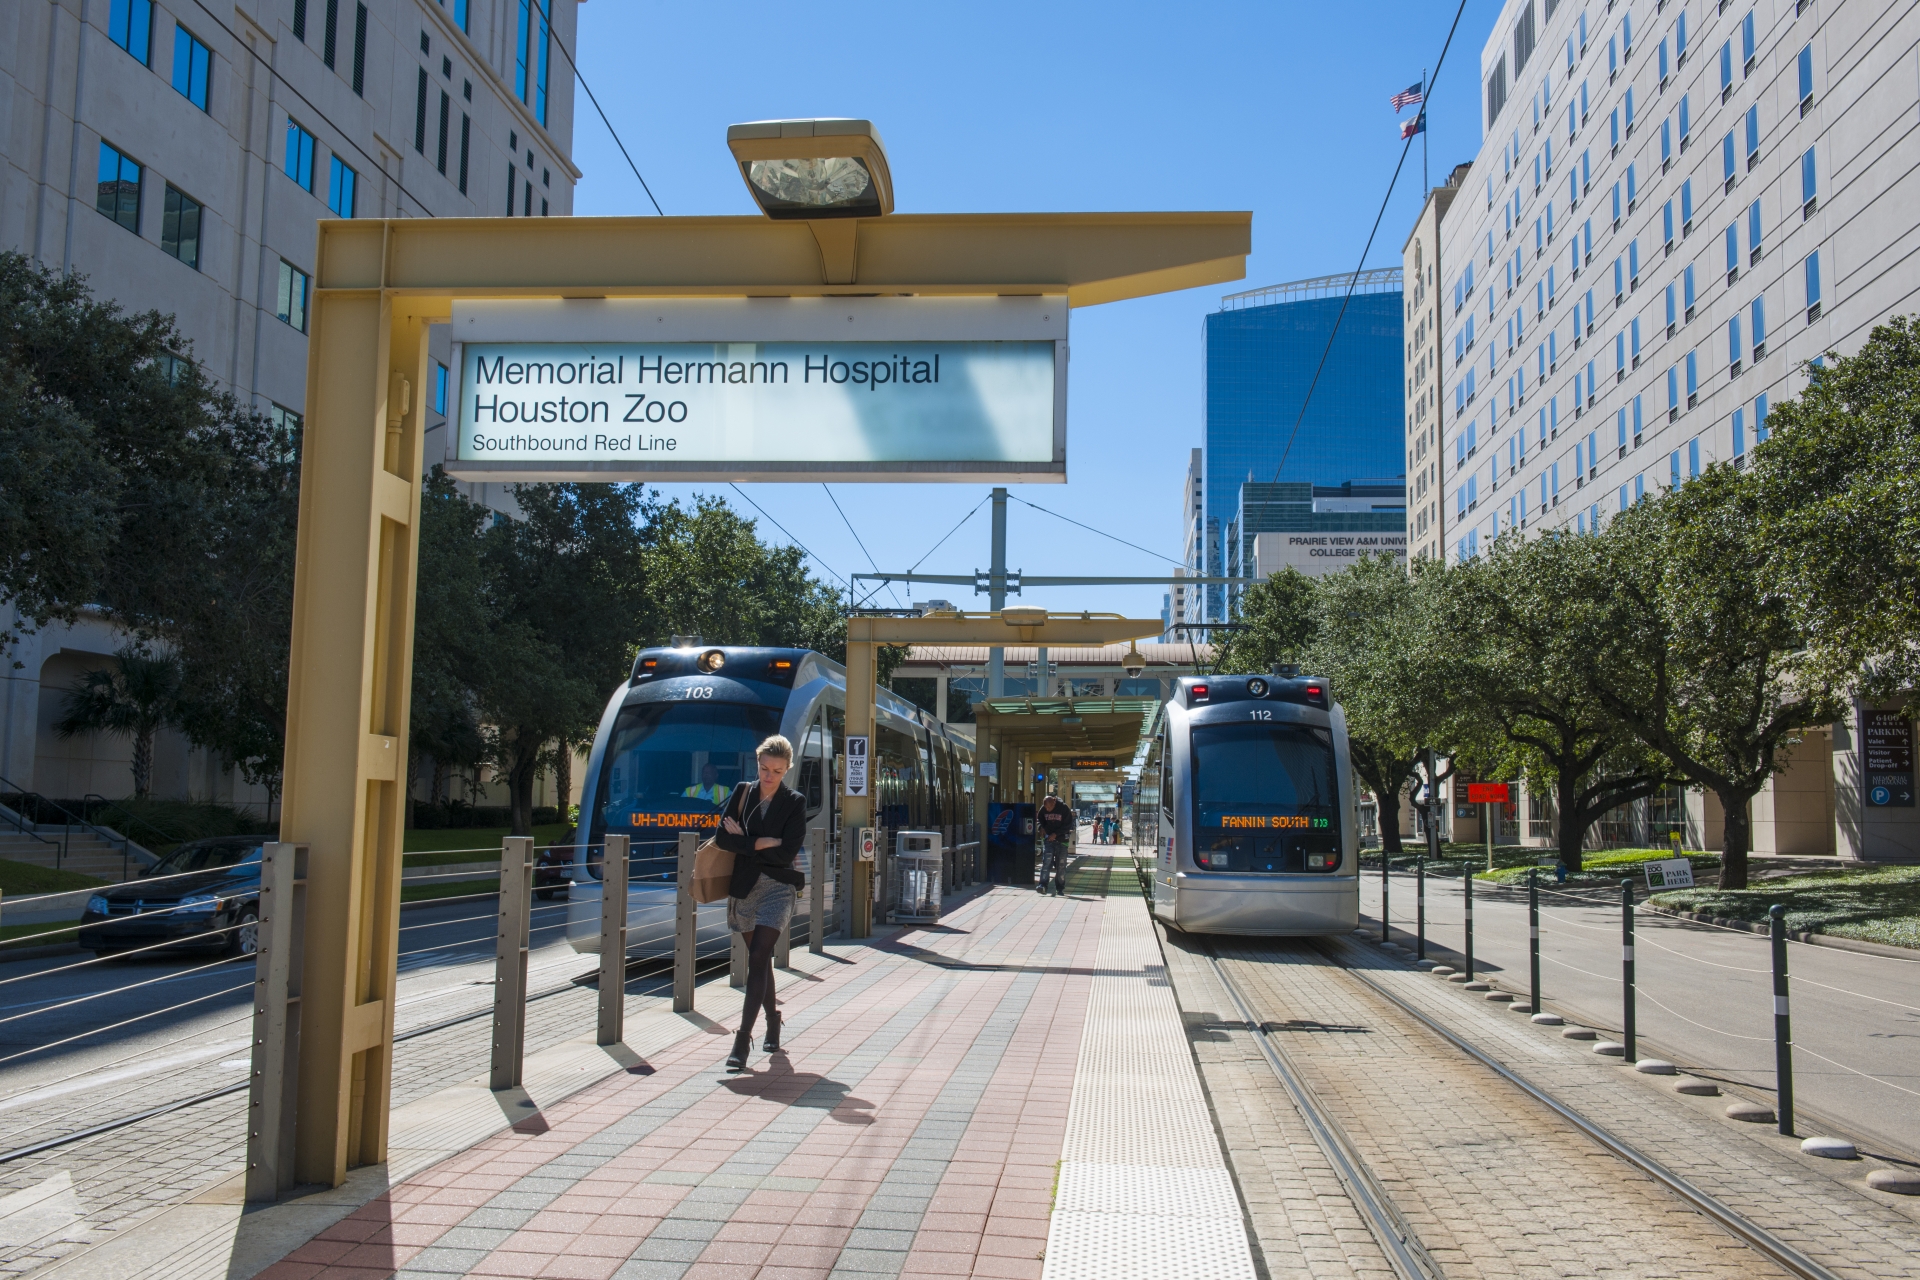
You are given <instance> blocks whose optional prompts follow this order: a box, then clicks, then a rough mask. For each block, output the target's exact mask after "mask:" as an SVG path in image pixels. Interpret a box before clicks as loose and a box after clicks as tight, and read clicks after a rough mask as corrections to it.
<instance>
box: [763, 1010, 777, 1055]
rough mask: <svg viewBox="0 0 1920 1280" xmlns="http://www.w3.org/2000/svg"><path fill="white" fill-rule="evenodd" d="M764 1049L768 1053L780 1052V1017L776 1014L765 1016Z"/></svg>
mask: <svg viewBox="0 0 1920 1280" xmlns="http://www.w3.org/2000/svg"><path fill="white" fill-rule="evenodd" d="M766 1048H767V1052H768V1053H778V1052H780V1015H779V1014H777V1013H769V1014H768V1015H767V1045H766Z"/></svg>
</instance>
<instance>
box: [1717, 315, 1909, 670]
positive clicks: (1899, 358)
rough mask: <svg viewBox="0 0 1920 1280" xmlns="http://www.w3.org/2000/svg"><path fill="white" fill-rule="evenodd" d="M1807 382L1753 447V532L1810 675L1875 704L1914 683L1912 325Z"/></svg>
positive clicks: (1888, 327)
mask: <svg viewBox="0 0 1920 1280" xmlns="http://www.w3.org/2000/svg"><path fill="white" fill-rule="evenodd" d="M1808 374H1809V381H1808V384H1807V386H1806V389H1805V390H1803V391H1802V392H1801V393H1800V395H1799V396H1798V397H1796V398H1795V399H1792V400H1788V401H1785V402H1783V403H1781V404H1779V405H1776V406H1774V409H1773V412H1772V414H1771V415H1770V416H1769V417H1768V419H1767V425H1768V427H1769V428H1770V429H1771V433H1772V434H1771V436H1770V438H1769V439H1768V440H1767V441H1766V442H1765V443H1763V444H1761V445H1759V446H1758V447H1756V448H1755V449H1754V450H1753V454H1752V462H1753V468H1752V472H1751V474H1752V476H1753V482H1754V484H1755V485H1756V486H1757V488H1758V496H1757V498H1756V506H1757V509H1758V513H1759V516H1760V525H1759V533H1760V537H1761V541H1762V545H1763V547H1764V548H1765V550H1766V551H1767V552H1768V554H1769V558H1770V567H1771V568H1772V570H1773V572H1774V574H1775V575H1776V579H1775V580H1776V581H1777V583H1778V589H1779V590H1780V591H1781V592H1782V593H1783V594H1784V596H1785V598H1786V602H1787V605H1788V607H1789V609H1790V611H1791V613H1792V616H1793V619H1794V621H1795V623H1796V624H1797V627H1798V630H1799V632H1800V634H1801V635H1802V636H1803V637H1805V639H1806V643H1807V652H1806V654H1805V655H1804V664H1805V667H1806V669H1807V670H1808V672H1809V673H1811V674H1813V675H1814V676H1815V677H1816V678H1817V679H1819V680H1821V681H1822V682H1824V683H1828V684H1831V685H1833V686H1835V687H1836V688H1840V689H1845V690H1848V691H1850V692H1853V693H1855V694H1857V695H1859V696H1862V697H1867V698H1874V697H1886V696H1889V695H1893V694H1896V693H1899V692H1903V691H1905V690H1909V689H1912V688H1915V687H1916V686H1917V685H1920V323H1917V322H1916V320H1915V319H1914V318H1911V317H1907V316H1897V317H1895V318H1894V319H1892V320H1890V321H1888V322H1887V323H1886V324H1884V325H1880V326H1877V327H1876V328H1875V329H1874V330H1873V332H1872V334H1871V335H1870V336H1869V337H1868V339H1867V341H1866V343H1865V344H1864V345H1862V346H1861V348H1860V350H1859V352H1858V353H1857V354H1855V355H1852V356H1840V355H1835V354H1832V353H1829V354H1828V355H1827V356H1826V357H1825V363H1824V367H1823V368H1814V369H1809V370H1808Z"/></svg>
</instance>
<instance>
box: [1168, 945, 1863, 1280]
mask: <svg viewBox="0 0 1920 1280" xmlns="http://www.w3.org/2000/svg"><path fill="white" fill-rule="evenodd" d="M1196 941H1201V940H1199V939H1196ZM1202 947H1203V949H1204V953H1205V955H1206V959H1207V963H1208V965H1209V966H1210V968H1211V971H1212V974H1213V977H1214V978H1215V980H1216V981H1218V983H1219V984H1220V987H1221V989H1222V990H1223V991H1224V992H1225V993H1226V994H1227V997H1228V999H1230V1000H1231V1001H1232V1002H1233V1004H1234V1007H1235V1010H1236V1012H1237V1014H1238V1016H1239V1017H1240V1018H1241V1019H1243V1023H1242V1026H1243V1027H1244V1029H1245V1030H1247V1031H1248V1032H1250V1033H1251V1034H1253V1036H1254V1037H1255V1039H1256V1042H1257V1044H1258V1047H1259V1049H1260V1052H1261V1056H1262V1057H1263V1058H1264V1059H1265V1060H1266V1063H1267V1065H1268V1066H1269V1068H1271V1070H1272V1072H1273V1075H1274V1077H1275V1078H1276V1080H1277V1081H1278V1082H1279V1084H1280V1085H1281V1087H1282V1089H1283V1090H1284V1091H1285V1092H1286V1093H1287V1095H1288V1097H1289V1098H1290V1099H1291V1101H1292V1102H1293V1105H1294V1107H1295V1109H1296V1110H1297V1111H1298V1112H1299V1114H1300V1116H1301V1119H1302V1120H1303V1122H1304V1123H1305V1125H1306V1127H1307V1129H1308V1131H1309V1132H1310V1133H1311V1134H1312V1136H1313V1139H1314V1141H1315V1143H1316V1144H1317V1145H1318V1146H1319V1147H1320V1149H1321V1152H1322V1153H1323V1154H1324V1156H1325V1157H1326V1159H1327V1161H1328V1163H1329V1165H1330V1166H1331V1167H1332V1169H1333V1171H1334V1174H1335V1176H1336V1177H1337V1178H1338V1179H1339V1181H1340V1183H1341V1185H1342V1187H1343V1188H1344V1190H1345V1191H1346V1194H1347V1196H1348V1198H1349V1199H1350V1200H1351V1201H1352V1203H1353V1205H1354V1207H1355V1209H1356V1210H1357V1211H1358V1212H1359V1214H1360V1216H1361V1217H1362V1219H1363V1220H1364V1221H1365V1222H1366V1224H1367V1227H1368V1229H1369V1231H1370V1232H1371V1233H1372V1235H1373V1237H1374V1239H1375V1241H1376V1242H1377V1243H1378V1245H1379V1247H1380V1249H1381V1251H1382V1253H1383V1254H1384V1255H1385V1257H1386V1260H1387V1262H1388V1264H1389V1265H1390V1266H1391V1267H1392V1268H1393V1270H1394V1272H1395V1274H1396V1275H1398V1276H1399V1277H1400V1280H1444V1276H1445V1272H1444V1271H1443V1270H1442V1267H1441V1264H1440V1263H1439V1262H1437V1261H1436V1260H1435V1257H1434V1254H1433V1252H1431V1251H1430V1250H1429V1249H1428V1247H1427V1246H1426V1245H1425V1244H1423V1242H1422V1241H1421V1239H1420V1238H1419V1235H1418V1233H1417V1232H1416V1231H1415V1229H1414V1228H1413V1227H1412V1226H1411V1225H1410V1223H1409V1214H1408V1213H1406V1212H1404V1211H1403V1210H1402V1208H1401V1207H1400V1206H1399V1205H1397V1204H1395V1202H1394V1199H1393V1197H1392V1195H1391V1194H1389V1192H1388V1191H1387V1190H1386V1189H1385V1187H1384V1186H1383V1183H1382V1180H1381V1178H1380V1177H1378V1176H1377V1175H1376V1174H1375V1172H1374V1170H1373V1169H1372V1168H1371V1167H1370V1166H1369V1163H1368V1161H1367V1159H1366V1158H1365V1155H1364V1154H1363V1151H1362V1148H1361V1146H1360V1144H1358V1143H1356V1142H1355V1141H1354V1139H1353V1138H1352V1137H1351V1136H1350V1135H1349V1134H1348V1132H1347V1131H1346V1129H1345V1128H1344V1127H1343V1126H1342V1124H1341V1122H1340V1120H1339V1118H1338V1116H1337V1115H1336V1113H1335V1112H1336V1109H1335V1108H1334V1107H1330V1106H1329V1105H1328V1104H1327V1103H1326V1102H1325V1101H1324V1100H1323V1099H1322V1098H1321V1097H1319V1096H1318V1095H1317V1094H1316V1092H1315V1090H1314V1088H1313V1085H1312V1082H1311V1077H1312V1072H1311V1070H1309V1069H1303V1065H1302V1064H1301V1063H1300V1062H1298V1061H1296V1060H1295V1058H1294V1056H1293V1055H1292V1054H1291V1053H1290V1052H1289V1050H1288V1049H1287V1048H1286V1046H1285V1044H1284V1043H1283V1041H1282V1038H1281V1037H1280V1036H1277V1035H1275V1034H1274V1030H1275V1028H1274V1026H1273V1024H1270V1023H1269V1022H1267V1021H1266V1020H1264V1019H1262V1018H1261V1017H1260V1014H1259V1011H1258V1009H1257V1007H1256V1005H1257V1002H1256V1001H1255V1000H1252V999H1249V997H1248V995H1247V993H1246V992H1245V991H1244V990H1243V988H1242V986H1241V984H1240V983H1238V982H1236V981H1235V979H1234V977H1233V976H1232V974H1231V973H1230V972H1229V966H1228V965H1226V964H1223V963H1222V961H1221V957H1220V955H1219V954H1218V952H1217V950H1216V948H1215V946H1214V944H1213V943H1212V942H1211V941H1202ZM1315 949H1316V950H1318V951H1319V952H1320V953H1321V954H1322V955H1324V956H1325V957H1326V958H1327V959H1328V960H1329V961H1330V962H1331V963H1332V964H1333V965H1334V966H1335V971H1336V972H1337V973H1339V974H1340V975H1341V977H1342V978H1343V979H1344V980H1345V981H1347V982H1350V983H1352V984H1354V986H1355V987H1356V988H1357V993H1358V994H1360V995H1361V996H1362V997H1363V998H1365V999H1368V1000H1370V1001H1375V1002H1378V1003H1379V1004H1383V1005H1385V1006H1387V1007H1388V1009H1390V1010H1391V1011H1392V1013H1393V1014H1397V1015H1398V1016H1400V1017H1402V1018H1405V1019H1407V1020H1410V1021H1411V1022H1412V1023H1414V1024H1416V1025H1417V1026H1418V1027H1420V1028H1423V1029H1424V1030H1425V1031H1426V1032H1428V1033H1430V1034H1431V1035H1433V1036H1435V1037H1438V1038H1439V1039H1440V1040H1442V1041H1443V1042H1445V1043H1446V1044H1448V1045H1450V1046H1451V1047H1452V1048H1453V1049H1455V1050H1457V1051H1458V1052H1459V1053H1460V1054H1462V1055H1464V1056H1465V1057H1466V1058H1468V1059H1470V1060H1472V1061H1473V1062H1476V1063H1478V1064H1480V1065H1481V1066H1483V1067H1485V1068H1487V1069H1488V1070H1490V1071H1492V1072H1493V1073H1494V1074H1495V1075H1496V1076H1498V1077H1499V1078H1500V1080H1502V1081H1504V1082H1505V1083H1506V1084H1507V1085H1508V1086H1510V1087H1511V1088H1512V1089H1514V1090H1516V1091H1517V1092H1518V1093H1520V1094H1521V1095H1524V1096H1525V1097H1526V1098H1527V1099H1529V1100H1531V1102H1532V1103H1534V1104H1537V1106H1538V1107H1540V1108H1542V1109H1544V1110H1545V1111H1546V1112H1548V1113H1550V1114H1551V1115H1553V1116H1555V1117H1557V1118H1558V1119H1559V1120H1560V1121H1562V1122H1564V1123H1565V1124H1567V1125H1570V1126H1571V1127H1572V1128H1574V1129H1575V1130H1577V1131H1578V1132H1579V1133H1581V1134H1582V1135H1584V1136H1585V1137H1586V1138H1588V1139H1590V1140H1591V1141H1593V1142H1595V1143H1597V1144H1598V1145H1599V1146H1600V1147H1601V1148H1602V1149H1604V1150H1605V1151H1607V1152H1608V1153H1610V1154H1611V1155H1613V1156H1615V1157H1617V1158H1618V1159H1619V1160H1621V1161H1623V1162H1625V1163H1626V1164H1627V1165H1629V1166H1631V1167H1632V1168H1633V1169H1636V1170H1638V1171H1639V1172H1640V1173H1642V1174H1644V1175H1646V1176H1647V1177H1649V1178H1651V1179H1652V1180H1653V1181H1654V1182H1655V1183H1657V1184H1658V1185H1659V1186H1661V1187H1664V1188H1665V1189H1666V1190H1667V1191H1669V1192H1671V1193H1672V1194H1674V1195H1676V1196H1678V1197H1679V1198H1680V1199H1681V1200H1682V1201H1683V1202H1685V1203H1686V1204H1687V1205H1689V1206H1690V1207H1691V1208H1693V1209H1694V1210H1695V1211H1696V1212H1698V1213H1699V1214H1700V1215H1701V1216H1703V1217H1705V1218H1706V1219H1708V1220H1709V1221H1711V1222H1712V1223H1714V1224H1715V1225H1717V1226H1718V1227H1719V1228H1720V1229H1721V1230H1723V1231H1725V1232H1726V1233H1727V1234H1728V1235H1730V1236H1732V1237H1733V1238H1734V1239H1736V1240H1738V1241H1740V1242H1741V1243H1742V1244H1745V1245H1747V1246H1748V1247H1749V1248H1751V1249H1753V1250H1755V1251H1756V1252H1758V1253H1760V1254H1761V1255H1763V1256H1764V1257H1766V1258H1768V1259H1769V1260H1771V1261H1772V1262H1773V1263H1774V1264H1776V1265H1777V1266H1779V1267H1780V1268H1781V1269H1782V1270H1783V1271H1785V1272H1786V1273H1787V1274H1789V1275H1793V1276H1798V1277H1801V1280H1838V1276H1837V1275H1836V1274H1835V1273H1834V1272H1833V1271H1831V1270H1829V1269H1828V1268H1826V1267H1824V1266H1822V1265H1821V1264H1820V1263H1818V1262H1816V1261H1814V1260H1813V1259H1811V1258H1809V1257H1807V1256H1806V1255H1805V1254H1804V1253H1802V1252H1801V1251H1800V1250H1798V1249H1796V1248H1794V1247H1793V1246H1792V1245H1790V1244H1788V1243H1786V1242H1785V1241H1784V1240H1782V1239H1780V1238H1779V1237H1778V1236H1777V1235H1775V1234H1773V1233H1772V1232H1770V1231H1768V1230H1767V1229H1766V1228H1764V1227H1762V1226H1760V1225H1759V1224H1758V1223H1756V1222H1754V1221H1752V1220H1751V1219H1749V1218H1747V1217H1745V1216H1744V1215H1742V1214H1741V1213H1739V1212H1738V1211H1737V1210H1735V1209H1733V1208H1732V1207H1730V1206H1729V1205H1727V1204H1726V1203H1725V1202H1724V1201H1722V1200H1720V1199H1718V1198H1717V1197H1715V1196H1713V1195H1711V1194H1709V1193H1708V1192H1706V1191H1704V1190H1702V1189H1701V1188H1700V1187H1698V1186H1696V1185H1694V1184H1693V1183H1692V1182H1690V1181H1689V1180H1688V1179H1686V1178H1684V1177H1682V1176H1680V1175H1679V1174H1677V1173H1675V1172H1674V1171H1672V1170H1671V1169H1668V1168H1666V1167H1665V1166H1664V1165H1662V1164H1661V1163H1660V1162H1659V1161H1657V1160H1654V1159H1653V1158H1651V1157H1650V1156H1648V1155H1647V1154H1646V1153H1644V1152H1642V1151H1640V1150H1638V1149H1636V1148H1635V1147H1634V1146H1633V1145H1632V1144H1630V1143H1628V1142H1626V1141H1624V1140H1623V1139H1622V1138H1620V1137H1619V1136H1618V1135H1617V1134H1614V1133H1612V1132H1610V1131H1609V1130H1608V1129H1607V1128H1606V1127H1605V1126H1603V1125H1601V1124H1599V1123H1597V1122H1595V1121H1594V1120H1593V1119H1592V1118H1590V1117H1588V1116H1586V1115H1583V1114H1582V1113H1581V1112H1580V1111H1579V1110H1577V1109H1576V1108H1574V1107H1572V1106H1570V1105H1569V1104H1568V1103H1567V1102H1565V1101H1564V1100H1563V1099H1561V1098H1559V1097H1556V1096H1554V1095H1553V1094H1552V1093H1550V1092H1549V1091H1547V1090H1545V1089H1543V1088H1541V1087H1540V1086H1539V1085H1537V1084H1535V1083H1533V1082H1532V1081H1530V1080H1527V1079H1525V1078H1524V1077H1522V1076H1520V1075H1518V1074H1517V1073H1515V1072H1513V1071H1511V1070H1509V1069H1508V1068H1507V1067H1506V1066H1505V1065H1504V1064H1502V1063H1501V1062H1500V1061H1498V1060H1497V1059H1496V1058H1495V1057H1493V1056H1492V1055H1491V1054H1488V1053H1486V1052H1484V1051H1482V1050H1481V1049H1480V1048H1478V1047H1477V1046H1475V1045H1474V1044H1472V1043H1471V1042H1470V1041H1468V1040H1467V1039H1465V1038H1464V1037H1462V1036H1461V1035H1459V1034H1458V1033H1456V1032H1455V1031H1453V1030H1452V1029H1450V1028H1448V1027H1446V1026H1444V1025H1442V1024H1441V1023H1440V1022H1438V1021H1436V1020H1435V1019H1434V1018H1432V1017H1431V1016H1429V1015H1428V1014H1426V1013H1425V1012H1423V1011H1421V1010H1420V1009H1418V1008H1416V1007H1414V1006H1413V1005H1412V1004H1410V1003H1408V1002H1407V1001H1406V1000H1404V999H1402V998H1401V997H1399V996H1398V995H1396V994H1395V993H1394V992H1392V991H1390V990H1388V989H1387V988H1386V987H1384V986H1383V985H1382V984H1380V983H1379V982H1376V981H1375V980H1374V979H1373V978H1371V977H1369V976H1368V975H1367V974H1366V973H1364V972H1362V971H1361V970H1358V969H1355V968H1352V967H1350V966H1349V965H1347V964H1345V963H1344V962H1343V961H1342V960H1341V959H1340V957H1339V956H1338V955H1337V954H1336V952H1335V949H1334V948H1333V947H1332V946H1330V945H1325V944H1319V943H1316V944H1315ZM1236 959H1238V958H1237V957H1236Z"/></svg>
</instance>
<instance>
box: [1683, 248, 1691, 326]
mask: <svg viewBox="0 0 1920 1280" xmlns="http://www.w3.org/2000/svg"><path fill="white" fill-rule="evenodd" d="M1680 300H1681V301H1682V302H1684V303H1685V304H1686V307H1687V319H1688V320H1692V319H1693V264H1692V263H1691V262H1689V263H1688V264H1687V269H1686V270H1685V271H1682V272H1681V273H1680Z"/></svg>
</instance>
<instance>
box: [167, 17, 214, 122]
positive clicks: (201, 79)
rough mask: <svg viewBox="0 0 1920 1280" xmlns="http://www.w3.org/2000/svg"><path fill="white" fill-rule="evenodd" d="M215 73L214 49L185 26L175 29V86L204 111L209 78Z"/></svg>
mask: <svg viewBox="0 0 1920 1280" xmlns="http://www.w3.org/2000/svg"><path fill="white" fill-rule="evenodd" d="M212 73H213V50H211V49H209V48H207V46H206V45H204V44H202V43H201V42H200V38H199V37H198V36H196V35H194V34H193V33H192V32H191V31H188V30H187V29H186V28H185V27H180V26H176V27H175V28H174V29H173V87H174V88H175V89H178V90H179V91H180V95H181V96H182V97H183V98H185V99H186V100H187V101H188V102H191V103H192V104H193V105H194V106H196V107H198V108H200V109H201V110H202V111H205V110H206V109H207V80H208V78H209V77H210V76H211V75H212Z"/></svg>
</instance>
